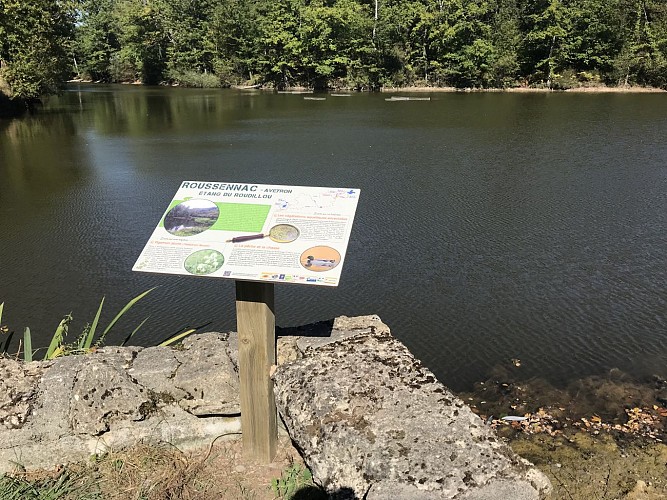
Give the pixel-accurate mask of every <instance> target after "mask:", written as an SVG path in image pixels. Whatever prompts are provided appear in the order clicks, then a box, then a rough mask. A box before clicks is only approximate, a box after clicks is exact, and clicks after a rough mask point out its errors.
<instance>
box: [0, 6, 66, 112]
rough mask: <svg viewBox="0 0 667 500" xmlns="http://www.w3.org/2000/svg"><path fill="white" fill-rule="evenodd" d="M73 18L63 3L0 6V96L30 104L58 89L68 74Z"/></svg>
mask: <svg viewBox="0 0 667 500" xmlns="http://www.w3.org/2000/svg"><path fill="white" fill-rule="evenodd" d="M74 15H75V11H74V8H73V4H72V3H70V2H68V1H66V0H55V1H54V0H31V1H29V2H27V1H24V0H3V1H2V2H0V92H3V93H5V94H8V95H9V96H10V97H12V98H14V99H22V100H34V99H38V98H39V97H41V96H43V95H47V94H51V93H55V92H57V91H58V90H59V89H60V88H61V87H62V85H63V83H64V82H65V81H66V80H67V78H68V76H69V74H70V73H71V61H72V59H71V58H70V56H69V48H70V45H71V40H72V38H73V30H74V19H75V18H74Z"/></svg>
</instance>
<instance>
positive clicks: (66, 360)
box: [0, 333, 240, 473]
mask: <svg viewBox="0 0 667 500" xmlns="http://www.w3.org/2000/svg"><path fill="white" fill-rule="evenodd" d="M226 339H227V335H223V334H217V333H210V334H202V335H198V336H193V337H191V338H189V339H186V341H184V342H183V345H182V346H179V348H176V349H174V348H166V347H152V348H147V349H144V348H141V347H107V348H104V349H99V350H98V351H97V352H95V353H92V354H87V355H79V356H66V357H61V358H57V359H55V360H53V361H48V362H35V363H30V364H24V363H20V362H18V361H13V360H8V359H0V376H1V377H2V378H1V379H0V389H2V390H1V391H0V419H2V420H0V423H2V424H4V425H0V473H2V472H6V471H9V470H12V469H13V467H14V464H21V465H22V466H23V467H25V468H27V469H31V468H37V467H47V468H48V467H52V466H54V465H57V464H61V463H66V462H71V461H77V460H83V459H86V458H87V457H89V456H90V454H92V453H98V452H102V451H104V450H105V449H106V448H108V447H109V446H114V447H124V446H132V445H135V444H137V443H138V442H140V441H155V442H160V441H162V442H163V441H167V442H170V443H172V444H174V445H177V446H181V447H190V446H193V445H202V444H206V443H210V442H211V441H212V440H213V439H215V438H216V437H218V436H220V435H221V434H229V433H230V432H231V433H238V431H239V426H240V421H239V418H238V417H237V415H238V414H239V412H240V409H239V389H238V387H239V383H238V374H237V369H236V365H235V363H234V361H233V360H232V358H231V356H230V353H229V348H228V343H227V341H226ZM230 415H233V416H230ZM199 416H206V418H205V419H200V418H198V417H199ZM6 427H9V428H11V430H9V429H6Z"/></svg>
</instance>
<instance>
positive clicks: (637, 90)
mask: <svg viewBox="0 0 667 500" xmlns="http://www.w3.org/2000/svg"><path fill="white" fill-rule="evenodd" d="M380 92H422V93H424V92H426V93H428V92H433V93H436V92H464V93H485V92H492V93H504V92H507V93H541V94H545V93H590V94H594V93H600V94H602V93H609V94H661V93H665V92H667V90H665V89H661V88H658V87H636V86H628V87H606V86H596V87H575V88H571V89H565V90H555V89H547V88H536V87H508V88H506V89H500V88H488V89H473V88H462V89H460V88H456V87H418V86H415V87H383V88H382V89H381V90H380Z"/></svg>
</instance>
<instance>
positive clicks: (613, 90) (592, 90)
mask: <svg viewBox="0 0 667 500" xmlns="http://www.w3.org/2000/svg"><path fill="white" fill-rule="evenodd" d="M67 83H70V84H71V83H74V84H82V83H83V84H92V85H95V84H99V83H102V82H94V81H90V80H78V79H73V80H68V81H67ZM111 85H144V84H143V83H141V82H140V81H134V82H116V83H112V84H111ZM159 86H160V87H182V85H170V84H160V85H159ZM183 88H188V87H183ZM189 88H195V87H189ZM210 88H224V87H210ZM229 88H231V89H235V90H265V91H271V92H275V91H276V89H275V88H274V87H262V86H260V85H259V84H255V85H231V86H230V87H229ZM283 90H284V91H288V92H289V91H308V92H313V91H314V89H312V88H309V87H303V86H295V87H286V88H285V89H283ZM340 91H346V92H369V93H370V92H371V91H366V90H361V91H359V90H355V89H349V88H331V89H327V90H326V91H324V92H323V93H330V92H340ZM377 92H380V93H392V92H414V93H443V92H449V93H457V92H461V93H487V92H489V93H520V94H522V93H528V94H530V93H538V94H549V93H570V94H579V93H581V94H664V93H667V89H661V88H658V87H641V86H633V85H629V86H622V87H607V86H604V85H599V86H590V87H584V86H582V87H573V88H570V89H564V90H559V89H548V88H537V87H508V88H479V89H478V88H457V87H425V86H418V85H415V86H407V87H382V88H381V89H380V90H379V91H377Z"/></svg>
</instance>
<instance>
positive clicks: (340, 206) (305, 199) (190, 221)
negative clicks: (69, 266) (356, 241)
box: [132, 181, 360, 286]
mask: <svg viewBox="0 0 667 500" xmlns="http://www.w3.org/2000/svg"><path fill="white" fill-rule="evenodd" d="M359 194H360V191H359V189H350V188H344V189H343V188H327V187H305V186H279V185H265V184H238V183H225V182H201V181H184V182H182V183H181V186H180V188H179V190H178V191H177V192H176V195H175V196H174V199H173V200H172V201H171V203H170V204H169V207H168V208H167V210H166V212H165V214H164V216H163V217H162V219H161V220H160V222H159V224H158V226H157V228H156V229H155V231H154V232H153V234H152V235H151V237H150V239H149V241H148V243H147V244H146V246H145V247H144V249H143V251H142V252H141V255H140V256H139V258H138V259H137V262H136V264H135V265H134V267H133V268H132V270H134V271H145V272H152V273H167V274H184V275H195V276H210V277H218V278H231V279H234V280H246V281H267V282H279V283H300V284H307V285H323V286H337V285H338V283H339V280H340V276H341V270H342V268H343V261H344V260H345V251H346V249H347V244H348V241H349V238H350V233H351V231H352V223H353V220H354V214H355V211H356V208H357V202H358V201H359Z"/></svg>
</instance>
